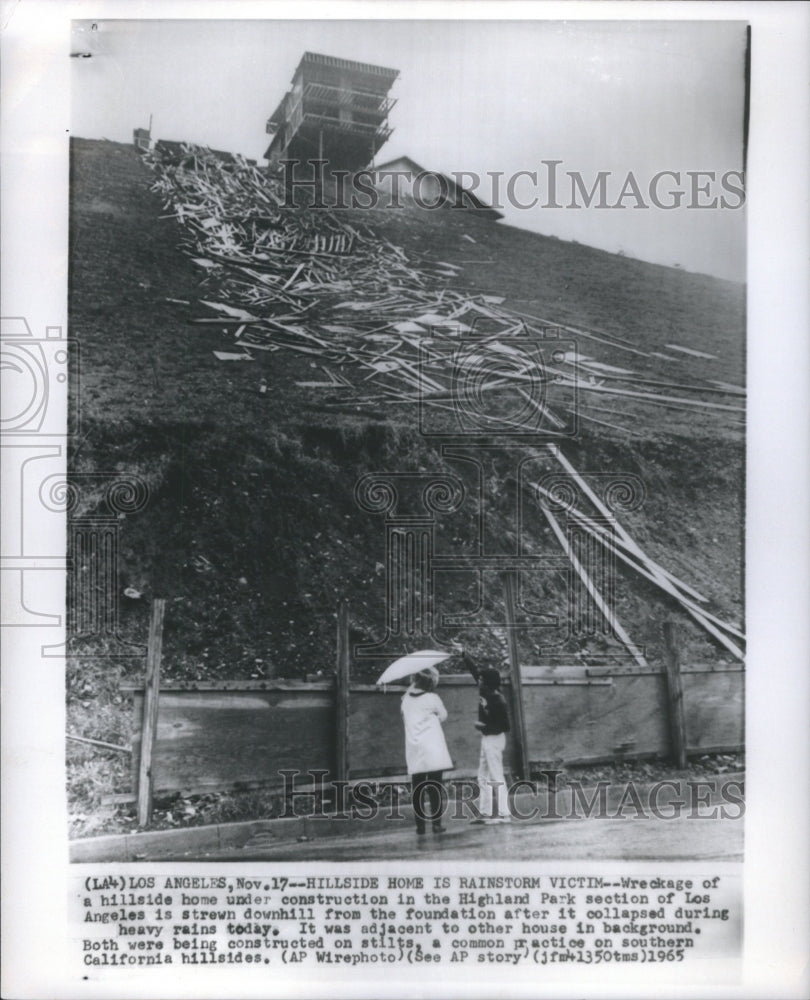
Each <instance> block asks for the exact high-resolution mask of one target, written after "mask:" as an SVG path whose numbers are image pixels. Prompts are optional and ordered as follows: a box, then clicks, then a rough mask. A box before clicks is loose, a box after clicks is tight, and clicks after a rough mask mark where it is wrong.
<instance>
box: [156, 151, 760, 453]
mask: <svg viewBox="0 0 810 1000" xmlns="http://www.w3.org/2000/svg"><path fill="white" fill-rule="evenodd" d="M181 148H182V155H180V156H177V155H172V156H167V155H165V154H161V152H160V149H159V147H158V148H156V149H155V150H152V151H150V152H148V153H146V154H144V160H145V162H146V163H147V164H148V165H149V166H150V167H151V168H152V169H153V170H154V171H155V172H156V174H157V177H156V180H155V182H154V184H153V190H155V191H156V192H157V193H158V194H160V195H161V196H162V197H163V198H164V202H165V207H166V209H169V210H170V215H168V216H163V217H164V218H168V217H171V218H175V219H177V220H178V221H179V222H180V223H181V224H182V225H183V226H184V227H185V230H186V232H187V234H188V239H187V241H186V244H185V250H186V252H187V253H188V254H189V255H190V256H191V258H192V259H193V260H194V262H195V264H197V265H198V266H199V267H200V268H203V269H204V270H205V272H206V280H205V284H204V287H206V288H207V289H210V294H209V295H207V297H206V299H204V300H201V302H200V303H199V306H200V307H201V309H202V308H205V309H208V310H210V311H211V312H213V313H216V314H217V315H216V316H211V315H210V313H209V314H207V315H202V316H197V317H192V318H191V320H190V321H191V322H192V323H197V324H207V325H212V326H216V327H218V328H230V329H232V330H233V344H234V347H235V348H239V350H234V349H230V350H227V351H219V352H216V356H217V358H218V359H219V360H221V361H223V362H226V361H227V362H230V361H251V360H254V359H255V352H257V351H264V352H267V351H270V352H272V351H278V350H291V351H297V352H299V353H303V354H307V355H309V356H310V357H311V359H312V360H313V361H315V362H316V363H317V364H319V366H320V367H321V368H322V370H323V372H324V378H321V377H320V376H319V378H318V379H317V380H313V381H311V382H302V383H299V385H300V387H301V388H304V389H311V390H319V391H322V392H328V393H333V394H335V395H336V399H335V400H334V402H335V405H338V406H340V405H345V404H346V403H351V404H352V405H356V404H359V403H372V402H378V403H381V402H387V403H398V402H403V403H412V402H416V401H418V402H419V403H420V405H421V406H422V407H423V409H424V408H430V409H432V410H450V411H452V410H453V408H454V407H453V406H452V405H448V404H449V403H454V402H455V400H456V397H457V395H458V391H459V379H461V381H462V382H464V384H465V385H468V386H469V391H471V392H473V393H476V394H478V393H481V392H486V393H488V394H494V396H493V399H495V398H496V397H497V396H498V395H499V392H498V390H505V389H506V388H510V389H511V391H512V393H513V394H514V392H515V391H518V392H519V393H520V394H521V397H522V398H523V400H524V405H525V407H526V408H528V409H529V410H531V411H533V413H534V414H535V416H534V418H533V419H534V420H535V421H536V423H535V424H534V425H533V428H534V429H535V430H539V429H542V430H543V431H544V432H545V433H554V431H555V429H556V430H562V429H564V428H565V427H566V426H567V424H568V423H569V422H570V419H571V418H572V417H573V415H574V412H575V411H576V415H577V418H578V419H585V420H588V421H592V422H594V423H597V424H600V423H601V424H606V425H607V426H609V427H612V428H614V429H616V430H620V431H622V432H623V433H626V434H627V435H628V436H632V435H633V434H634V432H635V427H636V418H635V417H633V416H631V415H630V414H627V415H626V417H624V416H623V415H622V414H621V413H619V414H618V415H617V416H618V419H619V424H616V423H615V422H609V421H605V420H604V419H601V418H600V417H597V416H595V415H594V411H596V412H597V413H598V412H599V409H600V406H601V404H602V402H603V401H604V402H612V403H617V402H621V400H622V399H630V400H632V402H633V403H634V404H635V405H652V406H657V407H665V408H668V409H677V410H686V411H695V410H698V411H700V412H702V413H704V414H706V415H712V416H714V417H715V418H722V419H724V421H726V422H727V423H730V424H732V425H734V424H738V423H741V422H742V420H743V418H744V413H745V406H744V400H743V399H742V398H741V397H743V396H744V390H743V389H742V388H741V387H738V386H733V385H729V384H727V383H723V382H720V381H718V380H711V379H709V378H701V379H697V380H694V381H690V382H685V381H682V382H677V383H675V382H672V381H668V380H666V379H657V378H652V379H651V378H650V377H649V375H648V374H647V375H642V374H639V373H637V372H634V371H632V370H630V369H628V368H622V367H618V366H616V365H608V364H604V363H602V362H600V361H598V360H597V359H595V358H593V357H590V356H586V355H583V354H581V353H579V352H578V351H577V350H576V348H575V346H574V345H573V344H572V342H571V341H572V340H574V339H576V340H577V341H578V340H580V339H581V338H585V339H586V340H589V341H590V342H592V343H594V344H599V343H601V344H603V345H608V346H609V347H610V348H611V349H613V350H614V351H619V352H623V353H626V354H628V355H630V356H632V355H636V356H641V357H644V358H646V359H649V358H651V357H652V356H653V354H652V353H650V352H646V351H642V350H640V349H638V348H637V347H635V346H633V345H632V344H630V343H629V342H628V341H626V340H623V339H622V338H620V337H617V336H615V335H612V334H608V333H605V332H604V331H589V330H583V329H582V328H578V327H570V326H566V325H563V324H558V323H555V322H554V321H552V320H550V319H545V318H542V317H536V316H527V315H525V314H519V313H517V312H514V311H510V310H508V309H506V308H504V307H503V305H502V303H503V301H504V300H503V298H502V297H500V296H495V295H471V294H469V293H468V292H460V291H457V290H454V289H453V288H451V287H449V281H450V279H452V278H454V277H456V276H457V274H458V270H459V269H458V267H457V266H456V265H453V264H449V263H446V262H442V261H431V260H428V259H426V258H422V259H420V260H419V261H411V260H409V259H408V258H407V257H406V255H405V253H404V252H403V250H402V249H401V248H399V247H397V246H394V245H393V244H392V243H390V242H388V241H386V240H383V239H380V238H378V237H377V236H376V235H375V234H374V233H373V232H372V231H371V230H370V229H369V228H368V226H366V225H364V224H361V223H359V222H357V214H358V212H357V211H354V212H353V213H351V222H350V221H348V218H349V213H341V212H340V211H339V210H332V209H328V208H308V207H307V208H298V207H292V206H286V205H285V191H284V183H283V180H282V178H281V177H279V176H274V175H273V174H271V173H270V172H269V171H268V170H266V169H264V170H263V169H260V168H258V167H256V166H254V165H252V164H249V163H248V162H247V161H246V160H244V159H242V158H241V157H238V156H234V157H231V158H229V159H227V158H223V157H222V156H221V155H217V154H214V153H212V152H211V151H210V150H208V149H205V148H203V147H198V146H190V145H189V146H185V145H184V146H182V147H181ZM341 214H343V215H344V216H345V218H341ZM189 305H191V303H189ZM510 340H511V343H510V342H509V341H510ZM529 342H530V343H531V346H529ZM662 346H664V345H662ZM550 382H553V384H554V386H555V394H554V395H555V403H554V404H551V403H550V402H549V400H548V399H547V395H548V394H547V392H546V389H547V387H548V385H549V383H550ZM517 383H521V384H522V385H521V387H518V388H517V389H516V384H517ZM673 393H674V394H673ZM582 394H585V395H586V396H587V398H588V402H587V403H585V402H584V401H582V400H580V402H579V404H577V398H578V397H579V396H581V395H582ZM341 397H342V398H341ZM600 397H601V398H600ZM605 397H607V400H605ZM717 397H721V398H722V401H718V399H717ZM555 407H559V409H555ZM491 410H492V419H493V420H494V421H495V425H496V426H497V427H498V428H501V429H505V428H508V427H509V426H513V427H519V428H525V418H524V416H523V415H522V414H521V415H520V416H519V418H518V419H517V420H516V419H515V418H514V404H513V402H510V403H508V404H505V405H503V406H500V407H499V406H498V404H497V403H495V402H493V404H492V406H491ZM588 411H590V412H588ZM610 412H611V415H613V414H616V411H615V410H611V411H610ZM615 419H616V416H612V420H614V421H615Z"/></svg>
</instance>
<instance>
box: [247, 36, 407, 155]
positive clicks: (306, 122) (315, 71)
mask: <svg viewBox="0 0 810 1000" xmlns="http://www.w3.org/2000/svg"><path fill="white" fill-rule="evenodd" d="M397 76H399V70H397V69H386V67H384V66H372V65H370V64H369V63H361V62H352V61H350V60H348V59H338V58H336V57H335V56H324V55H318V54H317V53H315V52H305V53H304V55H303V57H302V59H301V62H300V63H299V64H298V68H297V69H296V71H295V73H294V75H293V78H292V84H291V86H290V89H289V90H288V91H287V93H286V94H285V95H284V97H283V98H282V99H281V102H280V103H279V105H278V107H277V108H276V110H275V111H274V112H273V114H272V115H271V116H270V118H269V119H268V121H267V132H268V133H269V134H270V135H272V136H273V138H272V140H271V142H270V145H269V146H268V147H267V150H266V152H265V154H264V155H265V157H266V158H267V159H268V160H270V161H271V162H278V161H279V160H301V161H306V160H311V159H315V158H316V157H317V158H318V159H321V160H328V161H329V166H330V169H332V170H359V169H361V168H362V167H365V166H367V165H368V164H369V163H370V162H371V161H372V160H373V158H374V156H375V155H376V153H377V151H378V150H379V149H380V147H381V146H382V145H383V144H384V143H385V142H386V140H387V139H388V137H389V136H390V135H391V132H392V129H391V128H389V126H388V113H389V111H390V110H391V108H392V107H393V106H394V104H395V101H394V100H393V99H392V98H390V97H389V96H388V91H389V90H390V89H391V85H392V84H393V82H394V80H395V79H396V78H397Z"/></svg>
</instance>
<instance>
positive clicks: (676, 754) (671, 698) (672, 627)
mask: <svg viewBox="0 0 810 1000" xmlns="http://www.w3.org/2000/svg"><path fill="white" fill-rule="evenodd" d="M664 662H665V665H666V675H667V708H668V711H669V731H670V740H671V744H672V762H673V763H674V764H675V766H676V767H678V768H681V769H683V768H685V767H686V720H685V718H684V711H683V684H682V682H681V662H680V651H679V649H678V630H677V626H676V624H675V622H674V621H672V619H671V618H669V619H667V620H666V621H665V622H664Z"/></svg>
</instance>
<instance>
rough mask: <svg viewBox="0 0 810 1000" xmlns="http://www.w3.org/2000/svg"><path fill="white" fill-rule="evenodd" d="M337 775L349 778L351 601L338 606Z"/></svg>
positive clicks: (343, 779)
mask: <svg viewBox="0 0 810 1000" xmlns="http://www.w3.org/2000/svg"><path fill="white" fill-rule="evenodd" d="M335 678H336V690H335V710H336V711H335V777H336V779H337V780H338V781H347V780H348V778H349V602H348V601H347V600H345V598H344V600H342V601H341V602H340V607H339V608H338V623H337V666H336V670H335Z"/></svg>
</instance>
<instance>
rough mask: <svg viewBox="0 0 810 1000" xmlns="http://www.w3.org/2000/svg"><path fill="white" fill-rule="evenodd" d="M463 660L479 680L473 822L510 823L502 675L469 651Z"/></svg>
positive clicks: (506, 724) (507, 718) (507, 719)
mask: <svg viewBox="0 0 810 1000" xmlns="http://www.w3.org/2000/svg"><path fill="white" fill-rule="evenodd" d="M461 655H462V659H463V661H464V663H465V664H466V666H467V668H468V669H469V671H470V672H471V673H472V675H473V677H475V679H476V680H477V681H478V695H479V698H478V721H477V722H476V723H475V728H476V729H478V731H479V732H480V733H481V754H480V757H479V759H478V789H479V792H478V811H479V812H480V813H481V818H480V819H474V820H473V821H472V822H473V823H487V824H492V823H509V822H510V821H511V818H512V817H511V816H510V814H509V800H508V797H507V788H506V778H505V776H504V773H503V751H504V749H505V747H506V734H507V733H508V732H509V715H508V714H507V711H506V701H505V699H504V696H503V695H502V694H501V675H500V673H499V672H498V671H497V670H496V669H495V668H494V667H479V666H478V665H477V664H476V663H475V662H474V661H473V660H472V659H471V658H470V656H469V655H468V654H467V653H466V652H462V654H461Z"/></svg>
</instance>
